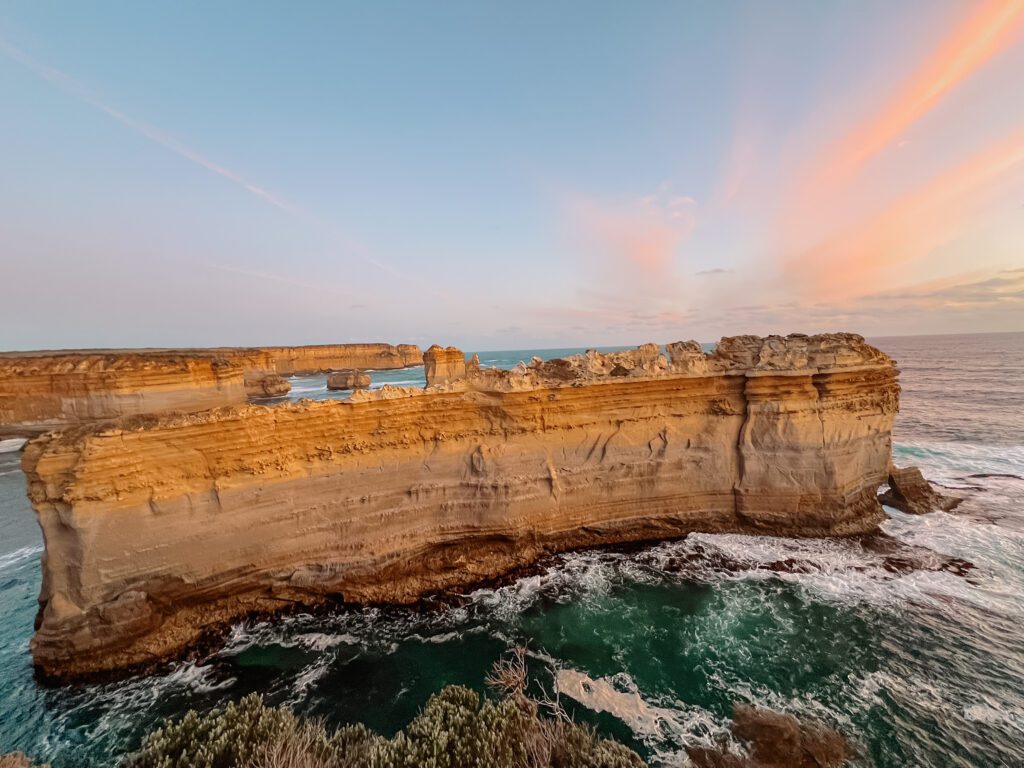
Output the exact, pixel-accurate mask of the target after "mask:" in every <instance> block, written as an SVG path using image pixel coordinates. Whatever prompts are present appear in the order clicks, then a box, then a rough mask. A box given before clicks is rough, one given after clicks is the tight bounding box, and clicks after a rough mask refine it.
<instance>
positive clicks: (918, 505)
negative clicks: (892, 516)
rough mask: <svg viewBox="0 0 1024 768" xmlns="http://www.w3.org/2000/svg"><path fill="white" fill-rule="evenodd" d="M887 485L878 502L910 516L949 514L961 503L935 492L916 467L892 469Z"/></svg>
mask: <svg viewBox="0 0 1024 768" xmlns="http://www.w3.org/2000/svg"><path fill="white" fill-rule="evenodd" d="M888 483H889V488H888V490H886V491H885V492H884V493H882V494H881V495H880V496H879V500H880V501H881V502H882V503H883V504H887V505H889V506H890V507H895V508H896V509H898V510H900V511H901V512H907V513H909V514H911V515H925V514H928V513H929V512H937V511H942V512H949V511H950V510H951V509H953V508H955V507H957V506H958V505H959V504H960V502H962V501H963V499H961V498H959V497H958V496H947V495H945V494H943V493H939V492H938V491H936V490H935V489H934V488H933V487H932V484H931V483H929V482H928V481H927V480H925V479H924V475H922V474H921V470H920V469H918V468H917V467H905V468H903V469H899V468H897V467H892V468H891V469H890V471H889V478H888Z"/></svg>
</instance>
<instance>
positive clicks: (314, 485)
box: [23, 335, 899, 678]
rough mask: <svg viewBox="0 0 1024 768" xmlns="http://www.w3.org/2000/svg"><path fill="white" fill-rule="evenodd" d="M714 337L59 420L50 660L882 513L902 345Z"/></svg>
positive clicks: (54, 444) (41, 451)
mask: <svg viewBox="0 0 1024 768" xmlns="http://www.w3.org/2000/svg"><path fill="white" fill-rule="evenodd" d="M697 351H699V347H697V350H696V351H695V350H694V349H693V348H692V347H690V346H687V345H684V346H683V347H677V346H672V347H670V348H669V353H670V355H671V357H668V356H664V355H661V354H660V352H659V350H658V348H657V347H655V346H654V345H651V346H650V347H648V346H645V347H642V348H640V349H639V350H637V351H635V352H633V353H619V354H618V356H616V357H611V356H602V355H599V354H598V353H588V354H587V355H584V356H579V357H577V358H572V359H569V360H564V361H548V362H546V363H540V362H536V363H534V364H533V365H531V366H523V367H521V368H520V369H519V370H516V371H511V372H507V371H505V372H500V371H499V372H495V371H486V370H478V369H477V367H476V366H473V365H471V366H470V367H469V369H468V370H467V373H466V378H464V379H462V380H452V381H447V382H445V383H444V384H443V385H442V386H435V387H432V388H428V389H426V390H411V389H402V388H396V387H391V388H386V389H385V390H380V391H373V392H361V393H358V395H357V396H353V398H352V399H351V400H349V401H341V402H338V401H333V402H332V401H325V402H315V403H312V402H306V403H302V404H285V405H280V406H276V407H272V408H268V407H261V406H241V407H231V408H221V409H217V410H213V411H209V412H206V413H202V414H195V415H191V416H184V415H178V416H169V417H140V418H135V419H128V420H125V421H124V422H123V423H122V424H119V425H105V426H104V425H90V426H85V427H81V428H78V429H74V430H69V431H67V432H65V433H63V434H60V435H47V436H44V437H42V438H39V439H37V440H35V441H33V442H32V443H30V444H29V446H28V447H27V448H26V450H25V454H24V460H23V466H24V469H25V472H26V474H27V476H28V481H29V483H28V486H29V495H30V497H31V500H32V504H33V506H34V508H35V510H36V512H37V514H38V516H39V521H40V525H41V526H42V529H43V533H44V538H45V541H46V554H45V556H44V561H43V572H44V578H43V586H42V592H41V595H40V604H41V609H40V616H39V628H38V632H37V633H36V636H35V637H34V638H33V640H32V646H31V647H32V653H33V656H34V659H35V662H36V664H37V665H38V667H39V668H40V670H41V671H42V672H43V673H45V674H46V675H49V676H53V677H57V678H70V677H75V676H77V675H83V674H89V673H97V672H105V671H110V670H116V669H119V668H123V667H125V666H128V665H133V664H139V663H147V662H151V661H153V660H156V659H161V658H164V657H167V656H170V655H175V654H178V653H180V652H181V651H182V650H183V649H184V648H186V647H188V646H189V645H190V644H191V643H193V642H195V640H196V639H197V638H198V637H200V636H201V635H202V634H203V633H204V632H206V631H208V630H211V629H213V628H216V627H219V626H222V625H223V624H224V623H225V622H228V621H230V620H232V619H234V618H236V617H239V616H241V615H244V614H246V613H247V612H250V611H275V610H280V609H281V608H282V606H293V605H295V604H296V603H299V604H303V605H316V604H318V603H323V602H329V601H336V600H345V601H355V602H372V601H386V602H396V603H404V602H409V601H412V600H414V599H416V598H417V597H418V596H421V595H422V594H424V593H425V592H429V591H431V590H436V589H439V588H446V587H452V586H457V585H465V584H469V583H473V582H476V581H478V580H480V579H484V578H488V577H492V576H495V575H497V574H500V573H502V572H505V571H508V570H509V569H512V568H514V567H516V566H520V565H524V564H527V563H529V562H531V561H533V560H535V559H536V558H537V557H539V556H541V555H543V554H545V553H549V552H553V551H559V550H564V549H568V548H575V547H582V546H589V545H597V544H610V543H617V542H627V541H636V540H653V539H660V538H668V537H678V536H683V535H685V534H687V533H689V532H692V531H734V532H759V533H769V534H784V535H793V536H831V535H845V534H856V533H863V532H866V531H870V530H873V529H874V528H875V527H876V526H877V524H878V522H879V521H880V520H882V519H883V514H882V511H881V508H880V506H879V504H878V501H877V499H876V492H877V489H878V487H879V485H880V484H881V483H882V482H884V481H885V479H886V477H887V472H888V469H889V459H890V448H891V439H890V433H891V428H892V422H893V417H894V414H895V412H896V408H897V403H898V393H899V387H898V384H897V371H896V368H895V365H894V364H893V362H892V361H891V360H890V359H889V358H888V357H886V356H885V355H884V354H882V353H881V352H879V351H878V350H876V349H874V348H872V347H870V346H868V345H866V344H865V343H864V342H863V339H861V338H860V337H857V336H852V335H829V336H820V337H787V338H785V339H780V338H778V337H773V338H769V339H757V338H754V337H738V338H734V339H724V340H723V341H722V343H721V344H719V347H718V349H717V351H716V352H715V353H714V354H712V355H704V354H703V353H702V352H701V353H699V354H698V353H697ZM460 354H461V353H460ZM463 360H464V358H463Z"/></svg>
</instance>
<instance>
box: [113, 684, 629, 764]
mask: <svg viewBox="0 0 1024 768" xmlns="http://www.w3.org/2000/svg"><path fill="white" fill-rule="evenodd" d="M546 707H547V708H548V709H549V710H550V711H551V715H550V716H542V715H541V713H540V709H541V707H540V705H538V703H537V702H536V701H534V700H532V699H530V698H529V697H527V696H525V695H524V694H523V692H522V690H521V688H520V689H512V690H508V691H506V695H505V696H504V697H502V698H501V699H499V700H497V701H494V700H492V699H490V698H486V697H481V696H480V695H479V694H477V693H476V692H475V691H472V690H470V689H468V688H463V687H461V686H448V687H447V688H445V689H444V690H442V691H441V692H439V693H437V694H435V695H433V696H431V697H430V699H429V700H428V701H427V703H426V704H425V705H424V707H423V710H422V711H421V712H420V713H419V714H418V715H417V716H416V717H415V718H414V719H413V720H412V722H411V723H409V725H408V726H407V727H406V728H405V730H403V731H400V732H399V733H398V734H396V735H395V737H394V738H392V739H385V738H383V737H382V736H379V735H378V734H375V733H374V732H373V731H371V730H369V729H368V728H366V727H365V726H363V725H348V726H345V727H343V728H341V729H339V730H337V731H335V732H334V733H333V734H329V733H328V732H327V731H326V730H325V728H324V727H323V724H322V723H319V722H316V721H314V722H305V723H304V722H301V721H299V720H298V719H296V718H295V716H294V715H292V713H291V712H289V711H288V710H287V709H277V708H273V707H267V706H265V705H264V704H263V702H262V700H261V699H260V698H259V697H258V696H256V695H251V696H247V697H246V698H244V699H242V700H241V701H240V702H238V703H237V704H229V705H228V706H227V707H225V708H224V709H222V710H215V711H213V712H211V713H209V714H207V715H199V714H197V713H195V712H191V711H190V712H189V713H188V714H186V715H185V716H184V717H183V718H181V719H180V720H178V721H177V722H170V723H167V724H165V725H164V726H163V727H162V728H159V729H157V730H156V731H154V732H153V733H151V734H150V735H149V736H147V737H146V739H145V741H144V742H143V744H142V748H141V749H140V750H139V751H138V752H136V753H135V754H133V755H131V756H129V758H128V759H127V760H126V761H125V763H124V766H125V768H643V766H644V762H643V761H642V760H641V759H640V756H639V755H637V754H636V753H635V752H633V751H632V750H631V749H629V748H628V747H626V746H624V745H622V744H619V743H617V742H614V741H610V740H608V739H602V738H599V737H598V736H597V735H596V734H595V732H594V731H593V729H591V728H588V727H585V726H581V725H579V724H577V723H574V722H572V721H571V720H570V719H569V718H568V717H567V716H566V714H565V712H564V711H563V710H562V709H561V708H560V707H558V706H557V704H553V703H552V702H546Z"/></svg>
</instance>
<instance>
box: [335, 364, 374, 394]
mask: <svg viewBox="0 0 1024 768" xmlns="http://www.w3.org/2000/svg"><path fill="white" fill-rule="evenodd" d="M370 384H371V380H370V374H368V373H366V372H365V371H356V370H353V369H351V368H349V369H348V370H345V371H336V372H335V373H332V374H329V375H328V376H327V388H328V389H341V390H345V389H367V388H368V387H369V386H370Z"/></svg>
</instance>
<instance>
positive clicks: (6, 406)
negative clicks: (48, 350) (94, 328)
mask: <svg viewBox="0 0 1024 768" xmlns="http://www.w3.org/2000/svg"><path fill="white" fill-rule="evenodd" d="M245 400H246V384H245V378H244V372H243V369H242V368H241V367H240V366H238V365H235V364H234V363H232V362H230V361H227V360H224V359H222V358H219V357H213V356H209V357H201V358H196V357H189V356H185V355H179V354H176V353H154V352H144V353H124V352H116V353H99V352H97V353H77V354H69V353H61V354H54V355H46V354H16V355H15V354H0V436H3V435H31V434H35V433H38V432H45V431H48V430H51V429H62V428H64V427H66V426H69V425H74V424H80V423H82V422H88V421H96V420H102V419H113V418H117V417H120V416H124V415H133V414H141V413H161V412H168V411H197V410H204V409H207V408H216V407H218V406H223V405H233V404H238V403H244V402H245Z"/></svg>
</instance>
